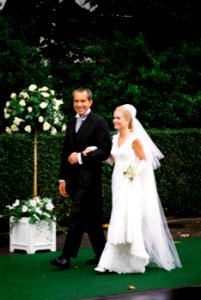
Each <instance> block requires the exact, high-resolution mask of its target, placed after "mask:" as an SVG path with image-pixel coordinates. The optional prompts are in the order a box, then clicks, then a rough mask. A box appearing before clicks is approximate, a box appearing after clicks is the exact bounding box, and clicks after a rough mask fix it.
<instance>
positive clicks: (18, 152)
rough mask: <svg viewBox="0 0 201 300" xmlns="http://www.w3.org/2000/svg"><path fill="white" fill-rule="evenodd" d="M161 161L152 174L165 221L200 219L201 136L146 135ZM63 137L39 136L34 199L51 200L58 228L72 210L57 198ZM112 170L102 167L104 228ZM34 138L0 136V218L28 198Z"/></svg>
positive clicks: (176, 133)
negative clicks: (168, 218) (10, 206)
mask: <svg viewBox="0 0 201 300" xmlns="http://www.w3.org/2000/svg"><path fill="white" fill-rule="evenodd" d="M149 134H150V136H151V137H152V138H153V140H154V141H155V143H156V144H157V145H158V147H159V148H160V149H161V151H162V152H163V154H164V155H165V159H164V160H162V161H161V167H160V169H158V170H157V171H156V173H155V174H156V180H157V187H158V192H159V196H160V199H161V202H162V205H163V208H164V211H165V213H166V215H168V216H169V215H175V216H178V217H180V216H182V217H185V216H201V201H200V200H201V199H200V198H201V185H200V179H201V175H200V169H201V168H200V167H201V147H200V144H201V130H200V129H185V130H168V129H166V130H156V129H155V130H149ZM63 139H64V136H63V135H62V134H58V135H56V136H51V135H46V134H39V136H38V195H39V196H41V197H44V196H47V197H51V198H52V199H53V201H54V202H55V204H56V207H57V217H58V220H59V222H61V223H62V222H64V223H65V222H66V219H68V214H69V209H70V206H69V205H70V204H69V202H67V201H66V200H65V199H63V198H61V197H60V196H59V193H58V170H59V165H60V155H61V149H62V146H63ZM111 173H112V168H111V167H110V166H109V165H107V164H104V167H103V201H104V206H103V209H104V222H106V221H108V219H109V216H110V210H111ZM32 187H33V138H32V136H31V135H28V134H13V135H7V134H0V214H2V213H3V209H4V207H5V206H6V205H7V204H11V203H12V202H13V201H14V200H15V199H27V198H30V197H32V191H33V188H32Z"/></svg>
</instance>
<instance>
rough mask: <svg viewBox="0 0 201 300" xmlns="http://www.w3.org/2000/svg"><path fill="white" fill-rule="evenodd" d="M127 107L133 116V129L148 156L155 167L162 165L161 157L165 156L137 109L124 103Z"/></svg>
mask: <svg viewBox="0 0 201 300" xmlns="http://www.w3.org/2000/svg"><path fill="white" fill-rule="evenodd" d="M122 107H124V108H125V109H127V110H128V111H129V112H130V114H131V116H132V128H131V130H132V131H133V132H135V133H136V134H137V136H138V137H139V139H140V140H141V142H142V144H143V146H144V151H145V154H146V157H147V159H148V161H150V162H151V163H152V166H153V168H154V169H157V168H158V167H160V161H159V160H160V159H162V158H164V155H163V154H162V152H161V151H160V150H159V149H158V147H157V146H156V145H155V144H154V142H153V141H152V139H151V138H150V136H149V135H148V133H147V132H146V130H145V129H144V127H143V126H142V124H141V123H140V122H139V120H138V119H137V118H136V114H137V110H136V108H135V107H134V106H133V105H131V104H124V105H122Z"/></svg>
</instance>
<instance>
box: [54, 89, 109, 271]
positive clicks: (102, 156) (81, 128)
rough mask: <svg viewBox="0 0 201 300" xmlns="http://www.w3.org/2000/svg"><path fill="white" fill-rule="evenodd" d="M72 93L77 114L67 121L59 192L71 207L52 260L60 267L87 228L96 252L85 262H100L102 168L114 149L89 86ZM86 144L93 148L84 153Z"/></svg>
mask: <svg viewBox="0 0 201 300" xmlns="http://www.w3.org/2000/svg"><path fill="white" fill-rule="evenodd" d="M72 96H73V107H74V110H75V112H76V113H77V114H76V116H75V117H74V118H72V119H70V120H69V122H68V124H67V129H66V136H65V140H64V147H63V152H62V157H61V166H60V173H59V191H60V194H61V195H62V196H64V197H67V196H68V195H70V196H71V199H72V208H71V215H70V219H69V227H68V231H67V236H66V240H65V243H64V247H63V251H62V254H61V256H59V257H58V258H56V259H52V260H51V261H50V263H51V264H52V265H54V266H57V267H59V268H60V269H69V268H70V257H73V258H76V257H77V254H78V251H79V247H80V244H81V241H82V236H83V233H84V230H85V229H86V231H87V233H88V236H89V239H90V242H91V245H92V247H93V250H94V253H95V258H93V259H90V260H88V261H87V262H86V263H88V264H97V263H98V261H99V258H100V255H101V253H102V251H103V248H104V246H105V236H104V231H103V228H102V182H101V172H102V162H103V161H104V160H106V159H107V158H108V157H109V154H110V150H111V139H110V134H109V129H108V124H107V122H106V121H105V119H104V118H103V117H101V116H99V115H97V114H95V113H94V112H93V111H92V110H91V105H92V104H93V100H92V92H91V90H90V89H86V88H79V89H76V90H74V91H73V93H72ZM87 147H92V149H93V151H91V152H90V153H89V154H88V155H84V153H83V151H84V150H85V149H86V148H87Z"/></svg>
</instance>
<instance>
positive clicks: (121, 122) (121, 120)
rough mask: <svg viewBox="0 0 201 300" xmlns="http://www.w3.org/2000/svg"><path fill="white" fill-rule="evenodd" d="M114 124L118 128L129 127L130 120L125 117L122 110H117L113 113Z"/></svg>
mask: <svg viewBox="0 0 201 300" xmlns="http://www.w3.org/2000/svg"><path fill="white" fill-rule="evenodd" d="M113 125H114V129H116V130H123V129H126V128H128V125H129V120H128V119H127V118H125V116H124V115H123V113H122V112H121V111H118V110H115V111H114V114H113Z"/></svg>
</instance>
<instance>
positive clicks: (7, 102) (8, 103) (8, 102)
mask: <svg viewBox="0 0 201 300" xmlns="http://www.w3.org/2000/svg"><path fill="white" fill-rule="evenodd" d="M13 94H14V93H13ZM15 95H16V94H15ZM11 96H12V94H11ZM11 98H12V97H11ZM9 106H10V101H6V107H9Z"/></svg>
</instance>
